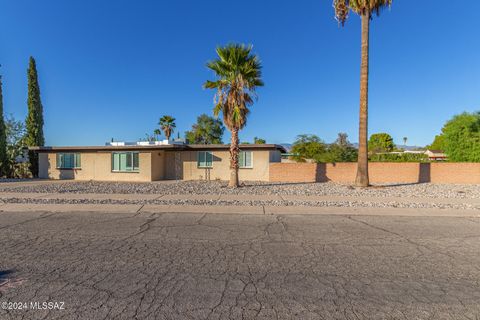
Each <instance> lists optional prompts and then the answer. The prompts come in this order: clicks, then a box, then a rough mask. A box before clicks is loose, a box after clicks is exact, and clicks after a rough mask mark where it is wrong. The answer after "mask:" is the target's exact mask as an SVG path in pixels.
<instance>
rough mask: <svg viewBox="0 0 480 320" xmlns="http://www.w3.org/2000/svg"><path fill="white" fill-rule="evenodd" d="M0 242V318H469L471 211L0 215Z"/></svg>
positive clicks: (478, 238) (478, 286) (477, 282)
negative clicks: (455, 214)
mask: <svg viewBox="0 0 480 320" xmlns="http://www.w3.org/2000/svg"><path fill="white" fill-rule="evenodd" d="M397 212H398V211H397ZM0 245H1V258H0V303H3V309H0V319H2V320H3V319H479V318H480V219H479V218H446V217H442V218H435V217H401V216H393V217H392V216H389V217H386V216H375V217H374V216H355V217H349V216H328V215H327V216H326V215H305V216H301V215H292V216H265V215H263V216H262V215H233V214H231V215H227V214H225V215H223V214H217V215H202V214H162V215H156V216H151V217H149V216H146V215H145V216H142V215H138V216H132V215H131V214H107V213H70V214H68V213H57V214H52V213H44V214H41V213H8V212H2V213H0ZM44 302H45V303H47V304H45V305H44V304H43V303H44ZM48 302H50V305H48ZM15 303H17V304H16V305H15ZM19 303H22V306H23V307H26V308H24V309H23V310H13V309H14V307H16V308H18V307H19ZM23 303H26V305H25V304H23ZM5 308H7V309H5ZM59 309H60V310H59Z"/></svg>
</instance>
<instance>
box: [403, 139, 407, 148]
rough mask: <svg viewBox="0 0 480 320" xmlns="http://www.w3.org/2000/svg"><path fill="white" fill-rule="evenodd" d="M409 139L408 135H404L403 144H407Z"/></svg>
mask: <svg viewBox="0 0 480 320" xmlns="http://www.w3.org/2000/svg"><path fill="white" fill-rule="evenodd" d="M407 140H408V138H407V137H403V145H404V146H407Z"/></svg>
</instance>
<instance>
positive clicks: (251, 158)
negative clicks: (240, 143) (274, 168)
mask: <svg viewBox="0 0 480 320" xmlns="http://www.w3.org/2000/svg"><path fill="white" fill-rule="evenodd" d="M247 152H250V166H245V165H243V164H242V163H240V154H241V153H244V154H246V153H247ZM243 159H244V160H245V159H246V157H245V156H243ZM238 168H239V169H253V151H252V150H240V152H239V153H238Z"/></svg>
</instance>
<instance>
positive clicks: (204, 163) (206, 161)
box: [197, 151, 213, 168]
mask: <svg viewBox="0 0 480 320" xmlns="http://www.w3.org/2000/svg"><path fill="white" fill-rule="evenodd" d="M212 162H213V153H212V152H211V151H198V152H197V167H199V168H211V167H212Z"/></svg>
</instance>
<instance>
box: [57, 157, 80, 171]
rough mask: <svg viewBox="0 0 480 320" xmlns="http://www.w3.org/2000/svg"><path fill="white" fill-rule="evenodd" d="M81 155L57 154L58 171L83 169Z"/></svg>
mask: <svg viewBox="0 0 480 320" xmlns="http://www.w3.org/2000/svg"><path fill="white" fill-rule="evenodd" d="M81 165H82V163H81V161H80V153H57V169H79V168H81Z"/></svg>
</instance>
